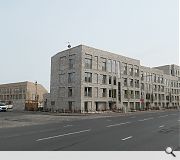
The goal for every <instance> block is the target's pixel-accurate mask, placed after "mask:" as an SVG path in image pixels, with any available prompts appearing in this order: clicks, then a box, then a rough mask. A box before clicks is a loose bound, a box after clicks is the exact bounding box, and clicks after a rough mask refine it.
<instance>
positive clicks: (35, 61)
mask: <svg viewBox="0 0 180 160" xmlns="http://www.w3.org/2000/svg"><path fill="white" fill-rule="evenodd" d="M68 41H70V42H71V45H72V46H76V45H79V44H85V45H88V46H92V47H95V48H99V49H102V50H107V51H110V52H114V53H117V54H121V55H124V56H128V57H132V58H135V59H139V60H141V64H142V65H145V66H149V67H153V66H158V65H164V64H178V63H179V62H178V61H179V57H178V0H0V60H1V63H0V64H1V65H0V66H1V69H0V84H1V83H9V82H17V81H33V82H34V81H36V80H37V81H38V83H41V84H43V85H44V86H45V87H46V88H47V89H49V85H50V58H51V56H53V55H54V54H56V53H57V52H59V51H62V50H64V49H66V48H67V47H66V46H67V42H68Z"/></svg>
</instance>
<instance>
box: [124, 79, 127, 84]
mask: <svg viewBox="0 0 180 160" xmlns="http://www.w3.org/2000/svg"><path fill="white" fill-rule="evenodd" d="M124 86H127V78H124Z"/></svg>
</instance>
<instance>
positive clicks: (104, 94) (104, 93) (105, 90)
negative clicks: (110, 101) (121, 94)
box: [101, 88, 107, 97]
mask: <svg viewBox="0 0 180 160" xmlns="http://www.w3.org/2000/svg"><path fill="white" fill-rule="evenodd" d="M106 92H107V89H106V88H101V96H102V97H106Z"/></svg>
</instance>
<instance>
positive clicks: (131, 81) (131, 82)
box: [130, 79, 134, 87]
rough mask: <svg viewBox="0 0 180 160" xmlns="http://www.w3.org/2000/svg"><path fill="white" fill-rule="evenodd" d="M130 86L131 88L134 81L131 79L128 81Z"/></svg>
mask: <svg viewBox="0 0 180 160" xmlns="http://www.w3.org/2000/svg"><path fill="white" fill-rule="evenodd" d="M130 86H131V87H134V81H133V79H130Z"/></svg>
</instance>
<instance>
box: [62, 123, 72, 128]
mask: <svg viewBox="0 0 180 160" xmlns="http://www.w3.org/2000/svg"><path fill="white" fill-rule="evenodd" d="M72 126H73V125H71V124H69V125H66V126H64V127H65V128H66V127H72Z"/></svg>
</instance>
